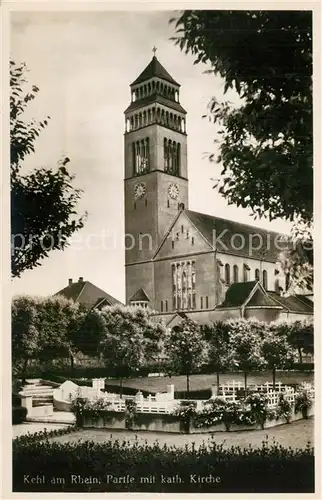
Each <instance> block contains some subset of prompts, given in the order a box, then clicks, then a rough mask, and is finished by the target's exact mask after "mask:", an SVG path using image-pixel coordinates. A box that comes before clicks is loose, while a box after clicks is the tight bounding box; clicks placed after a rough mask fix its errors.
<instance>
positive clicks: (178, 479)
mask: <svg viewBox="0 0 322 500" xmlns="http://www.w3.org/2000/svg"><path fill="white" fill-rule="evenodd" d="M23 438H24V439H23V440H21V439H20V440H19V439H18V440H17V439H16V440H14V441H13V490H14V492H39V493H41V492H65V493H66V492H75V493H77V492H84V493H85V492H91V493H95V492H97V493H98V492H149V493H150V492H159V493H184V492H186V493H211V492H215V493H312V492H313V491H314V456H313V449H312V448H311V447H309V446H308V447H307V448H306V449H302V450H292V449H289V448H283V447H282V446H278V445H276V444H274V445H272V446H268V444H267V442H266V443H265V442H263V444H262V446H261V447H259V448H252V447H249V448H247V449H241V448H239V447H233V448H230V449H225V448H223V446H222V445H221V446H218V445H216V443H214V442H210V443H209V447H207V446H206V445H205V444H203V445H202V446H200V447H199V448H197V447H195V446H194V445H192V446H190V447H189V446H186V448H181V449H177V448H176V447H175V446H167V445H165V446H163V447H160V446H159V444H158V443H154V444H153V445H151V446H148V445H147V444H146V443H144V444H139V442H138V441H137V442H135V443H134V445H132V446H130V445H129V444H128V443H126V442H119V441H115V442H112V441H108V440H107V441H105V442H103V443H94V442H92V441H86V442H80V441H78V442H70V443H65V444H63V443H59V442H50V441H49V440H48V439H46V438H45V439H44V440H43V441H39V440H37V439H35V438H34V437H32V436H31V437H29V438H27V437H26V436H23ZM36 476H38V477H42V476H44V477H45V482H39V481H38V483H36V482H33V483H32V482H30V481H26V480H25V478H26V477H29V478H34V477H36ZM53 477H55V478H57V477H59V478H60V480H59V481H53V480H52V478H53ZM72 478H74V479H75V480H72ZM86 478H87V481H86ZM127 478H133V480H129V479H128V480H127ZM143 478H145V479H143ZM165 478H169V480H168V481H166V480H165ZM173 478H174V479H173ZM198 478H199V480H198ZM200 478H201V479H200ZM202 478H208V481H207V482H206V481H204V480H202ZM212 478H213V479H212ZM215 478H219V480H218V482H216V481H215ZM113 479H114V480H113Z"/></svg>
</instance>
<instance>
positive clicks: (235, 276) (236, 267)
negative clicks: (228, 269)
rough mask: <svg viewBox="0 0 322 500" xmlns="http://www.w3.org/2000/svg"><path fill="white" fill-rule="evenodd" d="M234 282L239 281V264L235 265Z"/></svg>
mask: <svg viewBox="0 0 322 500" xmlns="http://www.w3.org/2000/svg"><path fill="white" fill-rule="evenodd" d="M233 272H234V283H238V266H236V265H235V266H234V270H233Z"/></svg>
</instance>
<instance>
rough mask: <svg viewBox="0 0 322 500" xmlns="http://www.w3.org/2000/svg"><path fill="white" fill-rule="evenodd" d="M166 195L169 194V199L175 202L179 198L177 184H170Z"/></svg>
mask: <svg viewBox="0 0 322 500" xmlns="http://www.w3.org/2000/svg"><path fill="white" fill-rule="evenodd" d="M168 193H169V196H170V198H173V199H174V200H176V199H177V198H178V196H179V187H178V185H177V184H173V183H172V184H170V185H169V187H168Z"/></svg>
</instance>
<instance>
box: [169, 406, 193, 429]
mask: <svg viewBox="0 0 322 500" xmlns="http://www.w3.org/2000/svg"><path fill="white" fill-rule="evenodd" d="M196 407H197V403H196V401H180V404H179V405H178V406H177V407H176V408H175V409H174V410H173V412H172V415H176V416H177V417H179V418H180V420H182V421H183V422H184V423H185V424H188V423H189V422H190V421H191V419H192V418H194V417H195V416H196V415H197V412H196Z"/></svg>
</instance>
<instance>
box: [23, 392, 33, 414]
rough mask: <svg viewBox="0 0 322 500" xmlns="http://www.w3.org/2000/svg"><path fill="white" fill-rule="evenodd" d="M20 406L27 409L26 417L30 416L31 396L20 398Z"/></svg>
mask: <svg viewBox="0 0 322 500" xmlns="http://www.w3.org/2000/svg"><path fill="white" fill-rule="evenodd" d="M21 406H22V407H23V408H27V417H31V416H32V396H23V395H22V396H21Z"/></svg>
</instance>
